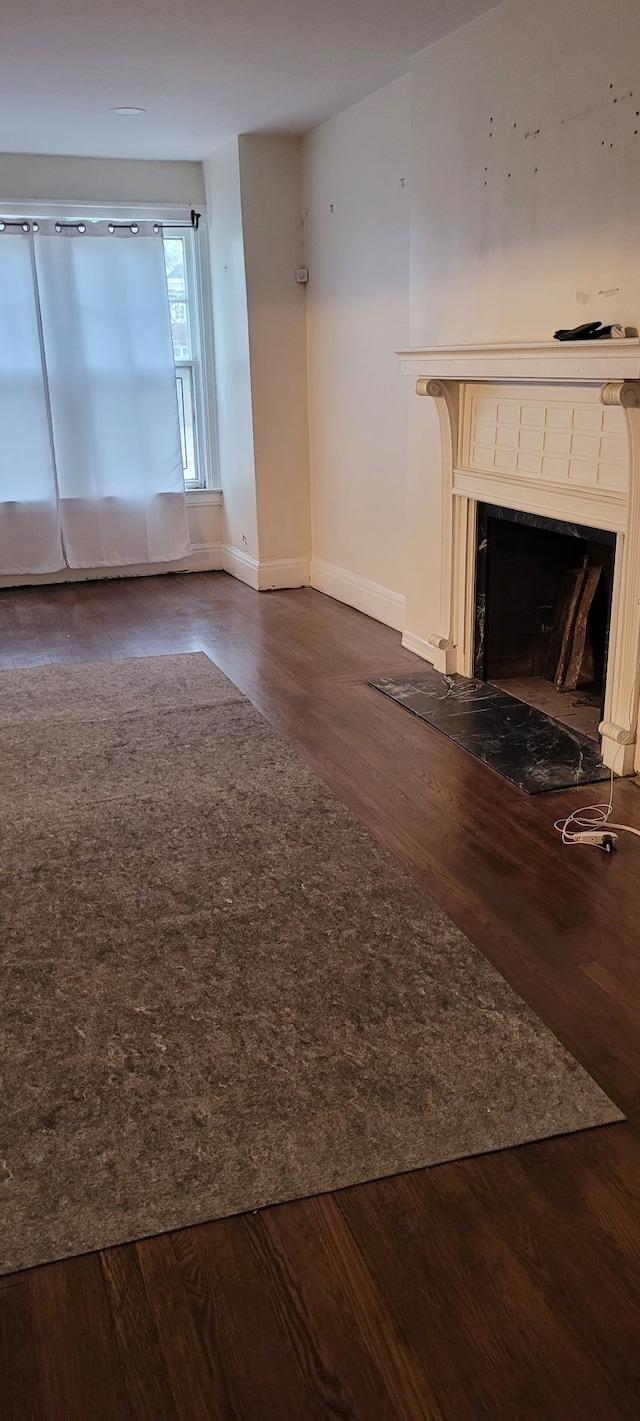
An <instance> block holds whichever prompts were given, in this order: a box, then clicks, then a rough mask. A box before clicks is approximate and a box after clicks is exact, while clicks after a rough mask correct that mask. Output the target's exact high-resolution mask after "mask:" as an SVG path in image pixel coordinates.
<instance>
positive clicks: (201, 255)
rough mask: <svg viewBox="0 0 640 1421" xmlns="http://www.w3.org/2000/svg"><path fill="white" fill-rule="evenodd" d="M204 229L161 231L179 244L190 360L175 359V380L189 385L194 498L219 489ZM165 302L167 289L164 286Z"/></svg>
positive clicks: (168, 226) (190, 485)
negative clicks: (181, 377) (183, 377)
mask: <svg viewBox="0 0 640 1421" xmlns="http://www.w3.org/2000/svg"><path fill="white" fill-rule="evenodd" d="M205 234H206V225H205V226H204V227H203V225H202V222H201V224H200V225H199V226H198V227H197V228H195V227H188V226H186V225H185V224H182V225H175V226H172V225H171V224H170V223H165V224H164V225H163V229H162V238H163V241H164V240H165V238H169V239H170V238H172V237H173V238H178V239H180V240H181V241H182V244H183V246H182V250H183V258H184V272H185V282H186V302H187V308H188V309H187V314H188V320H189V334H190V343H191V357H190V358H189V359H184V360H182V359H175V357H174V365H175V369H176V376H178V375H179V373H180V372H184V374H185V375H186V376H187V378H188V379H189V381H190V384H191V400H192V406H193V412H194V456H195V465H196V472H197V475H198V479H197V481H194V482H188V483H187V482H186V481H185V492H186V493H188V494H193V495H195V496H196V497H197V496H198V494H200V493H205V492H207V491H210V490H212V489H218V488H219V487H220V481H219V477H218V461H217V447H216V440H215V439H214V437H213V431H214V429H215V409H214V404H213V388H214V386H213V339H212V331H211V318H210V310H211V305H210V302H209V301H207V289H206V287H205V279H204V273H205V272H207V271H208V262H207V255H208V253H207V251H206V235H205ZM167 298H168V299H170V297H169V288H168V286H167Z"/></svg>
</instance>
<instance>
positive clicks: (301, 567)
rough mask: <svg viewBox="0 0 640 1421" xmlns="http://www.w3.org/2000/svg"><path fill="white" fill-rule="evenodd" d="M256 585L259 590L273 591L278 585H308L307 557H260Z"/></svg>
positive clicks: (282, 586)
mask: <svg viewBox="0 0 640 1421" xmlns="http://www.w3.org/2000/svg"><path fill="white" fill-rule="evenodd" d="M258 586H259V588H260V591H261V592H268V591H269V590H272V591H275V589H276V588H278V587H281V588H284V587H308V586H309V559H308V558H261V559H260V562H259V564H258Z"/></svg>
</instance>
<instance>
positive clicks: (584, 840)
mask: <svg viewBox="0 0 640 1421" xmlns="http://www.w3.org/2000/svg"><path fill="white" fill-rule="evenodd" d="M639 682H640V665H639V666H638V670H637V672H636V678H635V681H634V683H633V690H632V692H631V701H632V705H633V704H635V695H636V691H637V689H638V683H639ZM624 748H625V747H624V745H619V746H618V749H617V751H616V753H615V755H614V757H613V764H612V766H611V783H610V786H609V799H608V801H607V803H606V804H585V805H583V807H582V809H578V810H576V812H575V813H574V814H569V815H567V818H566V819H556V822H555V824H554V826H553V827H554V829H557V830H558V833H559V834H562V842H563V844H595V845H596V847H597V848H599V849H604V850H605V852H606V853H611V852H612V851H613V849H614V848H615V846H616V844H617V842H618V835H617V834H612V833H611V830H612V829H621V830H623V832H624V833H626V834H635V835H636V837H637V838H638V839H640V829H634V828H633V827H632V825H631V824H615V823H614V822H613V820H612V818H611V815H612V814H613V780H614V771H615V763H616V760H617V758H618V755H619V754H620V751H621V750H624Z"/></svg>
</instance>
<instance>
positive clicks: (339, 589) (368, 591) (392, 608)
mask: <svg viewBox="0 0 640 1421" xmlns="http://www.w3.org/2000/svg"><path fill="white" fill-rule="evenodd" d="M311 586H312V587H315V589H316V591H317V592H325V593H326V595H327V596H328V597H335V598H336V600H337V601H338V602H346V603H347V605H348V606H349V607H355V608H357V610H358V612H365V613H366V615H367V616H368V617H373V618H374V620H375V621H376V622H384V624H385V626H387V627H393V628H394V630H395V631H397V632H400V631H402V624H403V622H404V616H405V602H406V599H405V598H404V597H403V596H402V593H400V592H392V591H391V588H390V587H383V586H382V584H381V583H379V582H370V581H369V579H368V578H366V577H360V576H359V575H358V573H356V572H349V571H348V569H347V568H345V567H336V566H335V563H331V562H324V561H323V560H322V558H312V559H311Z"/></svg>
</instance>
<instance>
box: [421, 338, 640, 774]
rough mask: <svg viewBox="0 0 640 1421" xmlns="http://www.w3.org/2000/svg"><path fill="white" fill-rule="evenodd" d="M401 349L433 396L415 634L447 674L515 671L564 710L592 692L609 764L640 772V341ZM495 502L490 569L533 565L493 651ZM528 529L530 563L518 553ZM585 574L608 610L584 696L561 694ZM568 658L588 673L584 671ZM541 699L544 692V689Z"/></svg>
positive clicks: (599, 626)
mask: <svg viewBox="0 0 640 1421" xmlns="http://www.w3.org/2000/svg"><path fill="white" fill-rule="evenodd" d="M398 353H399V355H400V356H401V360H402V368H403V370H404V371H405V373H406V374H407V375H410V376H411V377H412V388H413V391H415V394H417V395H418V396H422V397H423V398H419V399H417V400H416V399H415V395H414V396H412V398H411V400H410V405H409V431H408V447H409V457H408V477H407V558H406V589H407V590H406V609H405V622H404V628H405V629H404V631H403V637H402V640H403V645H404V646H405V647H407V648H408V649H409V650H410V651H413V652H415V653H416V654H417V655H418V656H421V657H423V658H424V659H425V660H427V661H430V662H431V664H432V665H433V666H434V667H435V669H436V670H437V671H440V672H444V673H445V674H450V673H456V672H457V673H458V674H461V675H463V676H466V677H473V676H474V674H479V675H480V676H481V677H482V678H487V677H488V678H489V679H500V680H502V679H504V681H505V682H506V683H507V684H508V685H509V686H510V688H511V690H512V691H514V692H515V693H516V694H518V692H517V691H516V683H517V682H518V681H519V680H522V681H525V682H526V681H529V682H531V681H533V680H536V679H537V680H538V691H540V690H542V691H544V695H545V697H551V702H552V706H553V710H552V714H554V715H555V716H556V717H557V718H559V717H560V713H562V715H565V714H566V707H567V705H568V704H569V701H570V700H571V699H572V698H573V699H590V700H591V701H592V702H593V705H592V707H591V709H592V720H591V729H590V734H591V735H593V734H594V731H593V721H594V720H595V714H596V708H597V714H598V715H599V716H600V717H601V718H600V720H599V724H598V728H597V734H598V737H599V740H600V749H601V753H602V757H603V760H604V762H605V764H606V765H607V766H609V767H611V768H613V769H614V770H615V772H616V773H617V774H631V773H633V771H634V768H635V769H636V770H637V771H640V745H639V743H638V742H639V737H638V690H639V685H640V678H639V677H638V666H639V663H640V341H639V340H638V339H637V338H628V339H624V340H604V341H594V342H589V341H581V342H566V343H564V344H559V343H554V342H532V343H529V344H525V343H513V344H504V345H499V344H487V345H475V346H464V345H451V346H441V347H431V348H422V349H414V350H405V351H400V352H398ZM424 397H427V398H424ZM487 508H491V509H499V510H502V514H503V516H502V517H500V518H497V517H496V518H495V523H496V524H497V523H500V524H502V525H504V526H503V527H502V528H501V529H499V530H498V531H497V532H496V528H495V526H494V525H492V526H491V528H490V529H489V535H490V537H489V541H490V543H491V549H490V557H489V560H488V561H489V566H490V565H491V561H492V559H493V571H494V574H495V578H496V580H497V584H498V583H499V580H500V578H501V577H503V578H504V579H506V583H507V587H508V585H509V576H511V575H512V574H513V570H514V567H515V565H516V563H518V561H520V563H521V567H520V571H519V572H518V574H517V577H516V582H517V591H518V595H517V597H516V598H515V601H516V602H517V601H518V600H519V601H520V605H519V607H511V608H509V607H508V606H507V608H506V609H505V607H504V606H503V609H502V612H501V611H499V610H498V611H497V612H496V611H495V610H494V609H493V607H490V609H489V612H488V613H487V616H488V621H487V637H488V640H487V641H486V646H485V648H484V650H483V651H482V657H483V659H482V662H480V661H479V660H478V661H476V653H477V654H478V657H479V656H480V648H479V637H478V628H477V625H476V612H477V609H478V608H479V606H480V603H481V600H482V592H483V589H482V587H481V586H480V580H481V577H482V575H483V574H482V569H481V566H480V564H479V561H478V542H479V537H478V528H479V527H480V528H481V524H482V518H483V517H486V516H489V517H491V516H492V515H487V514H486V509H487ZM545 520H547V521H546V523H545ZM518 524H519V527H518V531H517V532H514V527H517V525H518ZM549 525H550V526H549ZM563 525H564V526H563ZM567 525H569V526H568V527H567ZM481 531H482V530H481ZM552 533H553V534H555V535H556V536H557V538H558V539H559V540H560V541H559V542H557V543H554V544H553V552H552V551H551V548H552V544H551V543H549V542H547V543H546V544H545V548H546V551H544V550H543V552H542V554H541V561H542V563H544V564H545V568H544V576H543V573H542V572H541V573H540V577H541V578H543V581H542V582H540V583H539V584H537V585H535V586H534V585H533V583H532V579H533V578H534V571H533V568H532V564H533V559H534V557H535V558H537V554H534V553H533V552H532V540H533V539H534V538H535V539H536V540H538V539H539V537H540V536H542V535H543V534H544V535H547V534H549V535H550V534H552ZM515 537H518V538H519V539H520V540H521V546H520V554H521V556H520V559H518V558H516V557H515V556H513V555H512V554H513V539H514V538H515ZM510 545H511V547H510ZM540 546H542V545H540ZM502 559H504V562H505V563H506V564H508V563H511V574H509V575H508V574H507V573H506V572H504V570H501V560H502ZM585 559H586V563H587V567H586V569H585ZM567 561H568V565H567ZM547 563H549V564H550V566H548V567H547V566H546V564H547ZM597 567H599V568H600V571H599V572H598V573H597V577H596V571H595V569H596V568H597ZM527 568H528V571H527ZM581 569H582V573H583V576H581V572H580V570H581ZM569 573H572V574H573V578H574V590H575V589H578V591H579V590H580V585H581V583H582V582H583V581H584V583H585V586H586V584H587V583H588V591H589V596H590V595H591V593H593V598H592V601H593V606H592V608H591V609H590V610H589V625H588V627H587V626H586V625H583V626H582V630H583V631H584V633H585V645H584V647H583V651H584V652H585V657H584V658H583V660H584V664H582V661H581V664H580V666H579V667H578V679H577V681H576V685H575V694H574V691H573V690H568V691H565V693H564V694H561V693H560V692H559V691H556V690H555V689H554V687H555V684H556V681H557V680H558V677H557V675H556V673H555V672H554V679H553V680H547V677H546V676H545V672H544V671H541V666H542V662H543V658H544V656H545V653H546V656H547V661H546V662H545V666H547V663H549V668H548V674H550V672H551V669H552V667H551V664H550V662H549V656H550V651H551V650H552V645H551V644H552V642H553V637H554V630H553V629H554V625H555V626H556V627H558V626H559V625H560V623H561V622H562V615H564V613H562V607H561V606H560V603H561V601H562V597H563V590H562V589H563V582H564V580H565V578H566V576H567V575H568V574H569ZM547 574H548V579H547ZM484 575H485V576H487V575H489V576H490V575H491V574H490V573H488V572H487V570H485V574H484ZM537 575H538V574H537V572H536V577H537ZM476 579H478V587H477V588H476ZM527 579H529V590H528V592H527V591H526V585H527ZM596 580H597V583H598V586H597V587H596V586H595V582H596ZM476 591H478V593H479V594H480V595H479V596H476ZM486 592H487V589H486V587H485V588H484V595H485V598H486ZM489 592H490V594H491V587H490V588H489ZM566 592H567V588H566V587H565V594H566ZM588 601H589V598H588V597H587V598H586V601H585V604H584V606H583V607H582V612H584V611H585V608H586V603H587V602H588ZM525 602H529V603H530V605H529V606H528V608H527V609H526V615H525V607H524V605H523V604H524V603H525ZM565 602H566V596H565ZM516 611H517V614H518V622H517V624H516V623H515V622H514V620H513V618H514V617H515V613H516ZM565 611H566V607H565ZM561 613H562V615H561ZM532 618H533V625H532ZM584 621H585V618H584V617H583V622H584ZM607 629H608V630H607ZM578 641H579V638H578ZM565 650H566V647H565ZM555 651H556V652H557V651H558V647H557V645H556V647H555ZM572 654H573V653H572ZM487 658H488V660H487ZM589 658H590V661H589ZM562 661H563V658H562V657H560V663H562ZM589 668H590V669H589ZM565 669H566V670H572V672H573V673H575V670H576V667H575V664H573V665H572V667H571V668H569V667H565ZM561 671H562V664H561ZM563 674H564V671H563ZM559 679H560V681H561V680H562V677H560V678H559ZM542 682H545V683H546V684H545V685H544V686H542ZM571 684H572V677H571V675H569V677H568V685H569V686H571ZM547 686H548V687H549V689H548V690H547ZM583 692H584V695H582V693H583ZM578 693H580V694H578ZM527 694H531V695H533V688H532V686H531V685H529V688H528V692H527ZM536 694H537V691H536ZM561 708H562V711H561ZM545 709H549V706H548V704H547V705H546V706H545ZM573 709H574V710H577V709H578V708H577V707H574V708H573ZM582 709H585V708H584V707H583V708H582Z"/></svg>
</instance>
